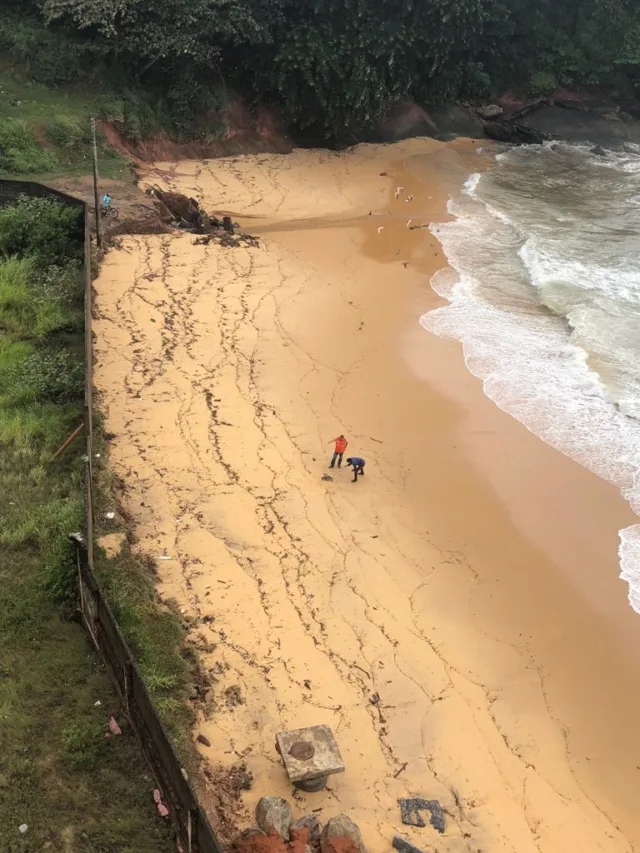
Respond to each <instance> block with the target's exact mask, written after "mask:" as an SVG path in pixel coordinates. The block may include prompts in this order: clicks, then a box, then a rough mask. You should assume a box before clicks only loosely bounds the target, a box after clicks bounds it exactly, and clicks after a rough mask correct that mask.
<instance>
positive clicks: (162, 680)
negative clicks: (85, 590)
mask: <svg viewBox="0 0 640 853" xmlns="http://www.w3.org/2000/svg"><path fill="white" fill-rule="evenodd" d="M103 443H104V440H103V438H102V429H101V423H100V417H99V416H97V417H96V418H95V423H94V448H95V450H96V451H97V453H98V454H99V456H98V458H97V459H96V460H95V462H94V466H93V467H94V515H95V519H96V522H95V523H96V533H97V538H98V544H99V543H100V538H101V535H108V534H109V533H113V532H114V531H115V532H116V533H118V527H117V524H116V523H115V522H112V521H108V520H106V515H107V512H112V511H114V509H117V492H118V488H117V487H118V484H117V483H116V482H115V480H114V477H113V474H112V473H111V472H110V471H109V468H108V467H107V466H106V465H104V464H103V460H104V459H105V458H106V456H105V452H104V446H103ZM118 538H119V539H121V541H120V542H119V543H118V546H117V548H115V549H113V548H111V549H109V554H107V552H106V551H105V549H104V548H101V547H98V548H96V554H95V556H94V563H95V570H96V575H97V577H98V580H99V581H100V585H101V586H102V590H103V592H104V595H105V597H106V598H107V600H108V601H109V605H110V606H111V610H112V612H113V615H114V616H115V618H116V620H117V622H118V625H119V626H120V630H121V631H122V634H123V636H124V637H125V639H126V641H127V643H128V645H129V648H130V649H131V651H132V653H133V655H134V657H135V659H136V662H137V665H138V670H139V672H140V675H141V676H142V678H143V680H144V682H145V686H146V688H147V690H148V692H149V695H150V696H151V699H152V700H153V704H154V706H155V708H156V710H157V711H158V713H159V715H160V717H161V719H162V721H163V723H164V725H165V728H166V729H167V731H168V732H169V734H170V735H171V739H172V742H173V745H174V747H175V748H176V751H177V752H178V754H179V756H180V759H181V761H182V763H183V765H184V766H185V767H187V768H188V769H189V770H192V771H195V769H196V764H195V755H194V752H193V741H192V739H191V728H192V724H193V713H192V711H191V707H190V705H189V703H188V700H189V699H190V698H191V697H193V696H195V695H197V693H198V687H197V685H198V683H199V682H200V680H201V678H202V673H200V671H199V663H198V658H197V653H196V651H195V649H194V648H193V646H191V645H188V644H187V643H186V629H187V627H188V626H187V625H186V624H185V623H184V621H183V618H182V617H181V616H180V614H179V612H178V610H177V608H172V609H169V608H168V607H167V606H160V605H159V603H158V596H157V593H156V589H155V585H154V580H155V577H156V573H155V568H154V566H153V563H152V561H151V560H148V559H145V558H142V557H140V556H137V555H136V554H134V552H133V551H132V548H131V543H130V542H129V540H128V539H127V538H126V537H125V536H124V534H122V535H120V536H119V537H118ZM114 550H115V553H114Z"/></svg>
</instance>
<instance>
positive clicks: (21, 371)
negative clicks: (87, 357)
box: [0, 346, 84, 406]
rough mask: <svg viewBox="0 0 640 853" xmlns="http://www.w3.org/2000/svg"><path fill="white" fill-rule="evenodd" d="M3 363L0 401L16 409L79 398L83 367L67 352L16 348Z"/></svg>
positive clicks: (74, 400) (82, 385)
mask: <svg viewBox="0 0 640 853" xmlns="http://www.w3.org/2000/svg"><path fill="white" fill-rule="evenodd" d="M7 361H8V364H7V366H6V367H5V369H4V371H3V373H2V375H1V376H0V402H4V403H5V404H8V405H14V406H16V405H23V404H24V403H68V402H76V401H79V400H81V399H82V396H83V392H84V366H83V363H82V360H81V359H79V358H78V357H77V356H75V355H74V354H73V353H71V352H70V351H69V350H67V349H62V348H58V347H54V346H49V347H42V348H39V349H32V350H31V351H30V352H29V351H27V352H25V351H24V349H22V348H20V350H18V348H17V347H16V350H15V352H13V353H12V356H11V357H10V358H8V359H7ZM0 365H1V359H0Z"/></svg>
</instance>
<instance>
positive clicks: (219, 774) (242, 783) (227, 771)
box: [199, 761, 253, 844]
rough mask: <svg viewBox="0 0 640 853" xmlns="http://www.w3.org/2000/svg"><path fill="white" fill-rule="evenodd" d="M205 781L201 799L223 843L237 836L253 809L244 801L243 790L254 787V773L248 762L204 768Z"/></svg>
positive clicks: (200, 793)
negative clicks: (249, 809) (249, 808)
mask: <svg viewBox="0 0 640 853" xmlns="http://www.w3.org/2000/svg"><path fill="white" fill-rule="evenodd" d="M203 772H204V776H205V783H204V786H203V789H201V790H200V792H199V799H200V802H201V803H202V805H203V807H204V808H205V810H206V812H207V816H208V817H209V819H210V821H211V824H212V826H213V828H214V830H215V832H216V835H217V836H218V838H219V839H220V841H221V842H222V843H223V844H228V843H230V842H231V841H232V840H233V839H234V838H237V836H238V833H239V832H240V826H242V825H243V824H246V823H247V822H248V819H249V812H248V811H247V809H246V807H245V806H244V805H243V803H242V792H243V791H249V790H251V787H252V785H253V776H252V774H251V771H250V770H249V769H248V767H247V765H246V764H245V762H244V761H242V762H240V763H238V764H234V765H232V766H231V767H221V766H219V767H209V766H206V765H205V767H204V771H203Z"/></svg>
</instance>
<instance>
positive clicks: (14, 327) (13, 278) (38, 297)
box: [0, 257, 68, 338]
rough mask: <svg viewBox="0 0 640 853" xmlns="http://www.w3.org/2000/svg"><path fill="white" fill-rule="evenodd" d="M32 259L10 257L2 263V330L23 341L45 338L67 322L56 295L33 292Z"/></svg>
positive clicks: (0, 268)
mask: <svg viewBox="0 0 640 853" xmlns="http://www.w3.org/2000/svg"><path fill="white" fill-rule="evenodd" d="M35 279H36V274H35V269H34V263H33V260H32V259H30V258H15V257H12V258H8V259H7V260H6V261H5V262H4V263H2V264H0V328H1V327H4V329H5V330H7V331H8V332H11V333H13V334H16V335H19V336H21V337H23V338H31V337H32V338H43V337H45V336H46V335H48V334H50V333H51V332H53V331H54V330H55V329H60V328H63V327H64V326H65V325H66V324H67V323H68V317H67V313H66V311H65V310H64V306H63V304H62V302H61V301H60V300H59V299H58V298H57V297H56V296H47V295H45V293H44V292H42V291H41V292H37V291H35V290H34V289H33V283H34V281H35Z"/></svg>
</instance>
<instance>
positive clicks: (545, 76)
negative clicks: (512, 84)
mask: <svg viewBox="0 0 640 853" xmlns="http://www.w3.org/2000/svg"><path fill="white" fill-rule="evenodd" d="M557 88H558V80H557V78H556V76H555V74H552V73H551V72H550V71H534V73H533V74H532V75H531V77H530V78H529V86H528V89H529V94H530V95H533V96H534V97H536V98H537V97H541V96H543V95H550V94H552V92H555V90H556V89H557Z"/></svg>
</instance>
